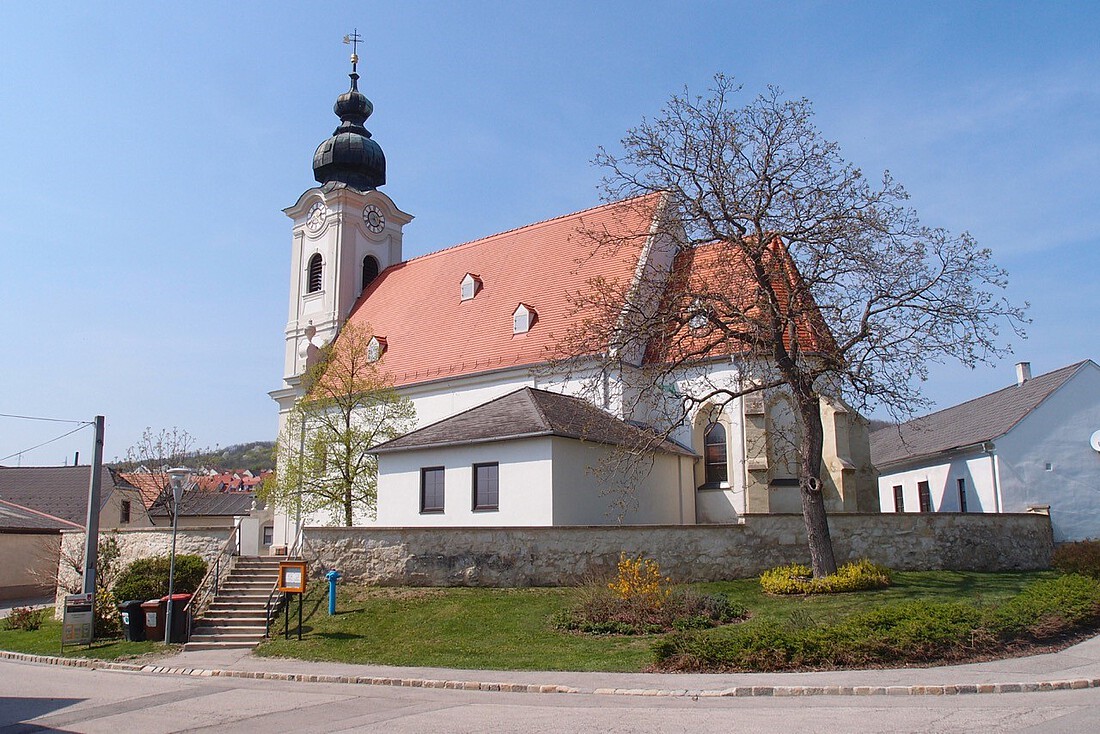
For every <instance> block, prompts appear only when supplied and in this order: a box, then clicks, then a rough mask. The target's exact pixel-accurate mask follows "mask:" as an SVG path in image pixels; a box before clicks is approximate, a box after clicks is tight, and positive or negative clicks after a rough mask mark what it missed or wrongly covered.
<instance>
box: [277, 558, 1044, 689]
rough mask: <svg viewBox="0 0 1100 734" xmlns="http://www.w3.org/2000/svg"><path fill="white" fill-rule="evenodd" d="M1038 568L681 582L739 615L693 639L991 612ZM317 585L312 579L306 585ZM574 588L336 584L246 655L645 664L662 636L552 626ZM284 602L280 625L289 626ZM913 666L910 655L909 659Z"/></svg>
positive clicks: (449, 663)
mask: <svg viewBox="0 0 1100 734" xmlns="http://www.w3.org/2000/svg"><path fill="white" fill-rule="evenodd" d="M1054 578H1057V574H1055V573H1050V572H1042V573H994V574H983V573H962V572H949V571H929V572H908V573H906V572H899V573H896V574H895V575H894V584H893V586H891V587H889V588H886V589H877V590H871V591H861V592H852V593H846V594H828V595H822V596H807V597H774V596H768V595H766V594H764V593H763V592H762V591H761V590H760V584H759V582H758V580H757V579H743V580H740V581H729V582H720V583H709V584H693V585H692V588H693V589H695V590H697V591H699V592H700V593H705V594H724V595H726V596H727V597H728V598H729V599H730V602H731V603H733V604H738V605H741V606H744V607H746V608H747V609H748V610H749V611H750V614H751V618H750V619H749V620H748V621H747V622H744V623H742V624H736V625H731V626H727V627H721V628H718V629H715V630H709V631H707V632H703V633H700V634H701V635H704V636H705V635H726V634H730V633H731V631H733V630H751V629H754V628H758V627H767V626H769V625H771V626H779V627H792V628H801V627H815V626H820V625H828V624H835V623H843V622H844V621H845V620H847V619H848V618H850V617H852V616H853V615H858V614H861V613H865V612H873V611H875V610H877V609H880V608H882V607H883V606H888V605H893V604H897V603H910V602H912V603H916V602H919V603H954V604H961V605H964V606H971V607H972V606H981V607H997V606H999V605H1003V604H1004V602H1006V601H1007V600H1009V599H1012V598H1014V597H1016V596H1017V595H1018V594H1020V592H1021V591H1023V590H1024V589H1026V588H1028V587H1029V586H1031V585H1033V584H1035V583H1036V582H1038V581H1043V580H1050V579H1054ZM318 586H319V585H318ZM576 598H577V591H576V590H575V589H468V588H457V589H402V588H375V587H357V586H352V585H347V586H341V587H340V588H339V605H338V613H337V614H336V616H333V617H330V616H328V613H327V602H326V594H325V591H324V590H323V589H321V588H318V587H317V586H315V587H314V589H313V590H312V591H311V592H310V593H309V594H307V595H306V598H305V605H304V617H305V623H304V628H305V629H304V637H303V639H302V640H301V641H300V642H299V641H298V640H297V639H296V638H295V637H294V636H293V635H292V637H291V639H290V640H283V639H282V638H281V632H282V621H281V620H280V622H279V624H278V625H277V626H276V627H275V629H274V631H277V632H278V633H280V634H279V636H278V637H277V638H276V639H274V640H271V641H269V642H266V643H264V644H263V645H261V646H260V647H259V648H258V649H257V654H258V655H270V656H284V657H293V658H299V659H304V660H330V661H336V662H348V663H374V664H383V665H398V666H427V667H447V668H474V669H499V670H577V671H625V672H630V671H642V670H645V669H647V668H649V667H650V666H652V665H653V664H654V662H655V661H656V658H655V656H654V652H653V647H654V644H655V643H658V642H659V641H661V640H665V639H666V636H665V635H659V634H651V635H638V636H633V637H621V636H611V635H605V636H590V635H580V634H575V633H571V632H567V631H563V630H558V629H555V627H554V623H553V619H554V618H555V616H556V615H557V616H559V617H560V615H561V614H563V613H566V612H567V611H568V610H569V609H570V608H571V607H572V606H573V605H574V603H575V602H576ZM296 612H297V609H296V607H295V608H293V609H292V614H291V619H292V627H291V629H292V630H293V629H294V627H293V624H294V621H296V617H297V615H296ZM912 662H913V663H915V664H923V662H922V661H919V660H917V661H912Z"/></svg>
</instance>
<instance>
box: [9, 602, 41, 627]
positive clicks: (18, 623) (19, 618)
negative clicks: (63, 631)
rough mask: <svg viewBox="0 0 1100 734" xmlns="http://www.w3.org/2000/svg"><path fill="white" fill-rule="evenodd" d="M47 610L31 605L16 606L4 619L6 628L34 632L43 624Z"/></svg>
mask: <svg viewBox="0 0 1100 734" xmlns="http://www.w3.org/2000/svg"><path fill="white" fill-rule="evenodd" d="M45 616H46V610H44V609H32V608H31V607H14V608H13V609H12V610H11V614H10V615H8V618H7V619H5V620H4V629H8V630H23V631H24V632H33V631H34V630H36V629H38V628H40V627H41V626H42V620H43V619H45Z"/></svg>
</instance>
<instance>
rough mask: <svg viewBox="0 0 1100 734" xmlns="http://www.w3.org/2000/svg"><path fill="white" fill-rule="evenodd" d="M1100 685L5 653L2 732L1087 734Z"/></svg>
mask: <svg viewBox="0 0 1100 734" xmlns="http://www.w3.org/2000/svg"><path fill="white" fill-rule="evenodd" d="M1098 722H1100V689H1095V688H1094V689H1085V690H1066V691H1051V692H1044V693H1006V694H998V695H963V696H958V695H957V696H905V697H893V696H874V697H858V696H815V697H812V698H793V697H792V698H698V699H695V700H693V699H692V698H690V697H636V696H633V697H632V696H608V695H596V694H591V693H581V694H562V693H552V694H533V693H503V692H497V691H458V690H442V689H439V690H437V689H424V688H403V687H393V686H370V685H354V684H329V683H298V682H286V681H274V680H249V679H231V678H225V679H222V678H202V677H189V676H178V675H158V674H150V673H133V672H117V671H107V670H99V669H83V668H68V667H62V666H53V665H41V664H36V663H26V662H14V661H7V660H4V661H0V731H3V732H43V731H64V732H110V733H111V734H119V732H141V733H142V734H155V733H157V732H203V731H211V732H215V731H216V732H238V731H239V732H254V731H264V730H267V731H300V732H351V731H382V730H384V731H387V732H416V733H417V734H422V733H423V732H434V731H445V732H484V731H493V732H568V731H600V732H682V731H694V732H723V734H727V733H728V732H729V731H731V730H733V731H738V732H765V731H766V732H775V731H783V732H803V731H805V732H810V731H812V732H857V731H858V732H979V731H980V732H999V731H1012V732H1049V733H1051V734H1054V733H1057V732H1088V731H1097V730H1098V729H1100V725H1098Z"/></svg>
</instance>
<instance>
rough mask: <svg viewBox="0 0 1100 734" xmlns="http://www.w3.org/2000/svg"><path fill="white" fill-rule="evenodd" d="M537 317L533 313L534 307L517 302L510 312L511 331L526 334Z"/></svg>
mask: <svg viewBox="0 0 1100 734" xmlns="http://www.w3.org/2000/svg"><path fill="white" fill-rule="evenodd" d="M537 319H538V315H537V314H536V313H535V309H533V308H531V307H530V306H528V305H527V304H525V303H521V304H519V306H517V307H516V310H515V311H513V312H512V333H513V334H526V333H527V332H528V331H530V330H531V327H532V326H534V325H535V321H536V320H537Z"/></svg>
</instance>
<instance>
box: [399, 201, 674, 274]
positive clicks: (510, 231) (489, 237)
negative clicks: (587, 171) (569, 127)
mask: <svg viewBox="0 0 1100 734" xmlns="http://www.w3.org/2000/svg"><path fill="white" fill-rule="evenodd" d="M658 195H659V192H657V193H649V194H639V195H637V196H629V197H627V198H625V199H619V200H618V201H609V202H606V203H603V204H598V205H596V206H591V207H588V208H587V209H580V210H578V211H575V212H570V213H569V214H560V215H558V216H556V217H550V218H548V219H540V220H539V221H537V222H530V223H528V224H523V225H520V226H518V227H512V228H511V229H505V230H501V231H500V232H494V233H493V234H488V235H485V236H484V237H479V238H477V239H474V240H467V241H465V242H459V243H457V244H454V245H449V246H447V247H444V248H442V249H439V250H433V251H431V252H427V253H424V254H423V255H417V256H416V257H411V258H409V259H408V260H404V261H402V262H400V263H394V264H393V265H391V266H390V268H392V267H397V266H399V265H407V264H409V263H413V262H417V261H418V260H427V259H428V258H431V257H435V256H436V255H440V254H442V253H444V252H450V251H452V250H457V249H459V248H462V247H468V246H473V245H477V244H481V243H483V242H487V241H489V240H493V239H496V238H497V237H503V236H504V235H509V234H513V233H515V232H522V231H523V230H527V229H535V228H537V227H544V226H546V225H548V224H552V223H554V222H557V221H560V220H562V219H569V218H571V217H576V216H579V215H583V214H589V213H592V212H596V211H599V210H601V209H610V208H611V207H615V206H619V205H620V204H625V203H627V202H628V201H635V200H638V199H645V198H647V197H650V196H658ZM390 268H386V270H389V269H390Z"/></svg>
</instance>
